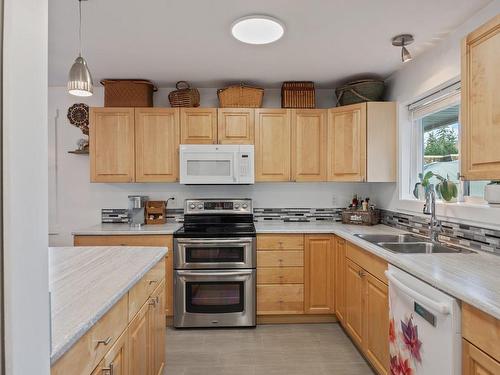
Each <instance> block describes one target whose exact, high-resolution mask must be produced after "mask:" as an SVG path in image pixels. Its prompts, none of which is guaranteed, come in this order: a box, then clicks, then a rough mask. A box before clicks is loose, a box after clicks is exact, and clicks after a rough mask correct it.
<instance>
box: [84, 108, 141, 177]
mask: <svg viewBox="0 0 500 375" xmlns="http://www.w3.org/2000/svg"><path fill="white" fill-rule="evenodd" d="M134 138H135V132H134V109H133V108H91V109H90V133H89V142H90V181H91V182H133V181H134V179H135V157H134V155H135V140H134Z"/></svg>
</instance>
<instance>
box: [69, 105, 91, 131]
mask: <svg viewBox="0 0 500 375" xmlns="http://www.w3.org/2000/svg"><path fill="white" fill-rule="evenodd" d="M68 120H69V122H70V124H71V125H73V126H76V127H77V128H80V130H81V131H82V133H83V134H85V135H88V134H89V106H88V105H87V104H85V103H76V104H73V105H72V106H71V107H69V108H68Z"/></svg>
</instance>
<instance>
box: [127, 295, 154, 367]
mask: <svg viewBox="0 0 500 375" xmlns="http://www.w3.org/2000/svg"><path fill="white" fill-rule="evenodd" d="M149 308H150V306H149V304H148V303H146V304H144V306H142V308H141V309H140V310H139V312H138V313H137V315H136V316H135V318H134V319H133V320H132V322H131V323H130V325H129V328H128V331H129V337H128V343H129V345H128V350H129V352H128V353H129V355H128V357H129V362H128V363H129V373H130V374H134V375H135V374H145V375H150V374H151V343H150V340H151V339H150V336H151V335H150V331H151V330H150V323H149V317H150V314H149Z"/></svg>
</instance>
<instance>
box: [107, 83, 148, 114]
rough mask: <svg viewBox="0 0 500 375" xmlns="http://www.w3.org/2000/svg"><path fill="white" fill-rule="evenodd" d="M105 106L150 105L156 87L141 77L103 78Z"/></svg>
mask: <svg viewBox="0 0 500 375" xmlns="http://www.w3.org/2000/svg"><path fill="white" fill-rule="evenodd" d="M101 84H102V85H103V86H104V106H105V107H152V106H153V92H155V91H157V90H158V89H157V88H156V87H155V85H154V84H153V83H152V82H151V81H147V80H143V79H103V80H102V81H101Z"/></svg>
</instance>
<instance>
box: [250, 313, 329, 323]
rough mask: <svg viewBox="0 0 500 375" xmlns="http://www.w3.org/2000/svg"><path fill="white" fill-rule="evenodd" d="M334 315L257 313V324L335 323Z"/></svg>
mask: <svg viewBox="0 0 500 375" xmlns="http://www.w3.org/2000/svg"><path fill="white" fill-rule="evenodd" d="M336 322H338V320H337V317H336V316H335V315H312V314H302V315H258V316H257V324H293V323H296V324H297V323H336Z"/></svg>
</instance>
